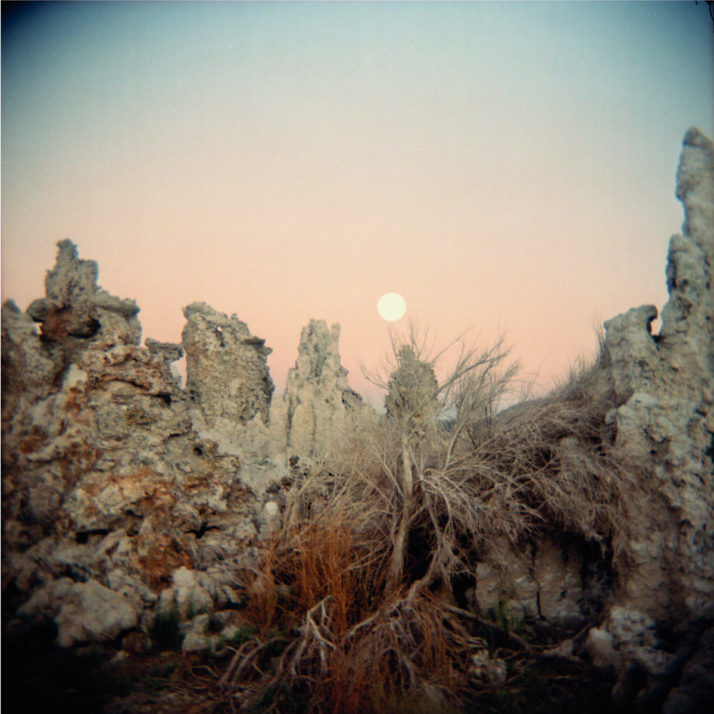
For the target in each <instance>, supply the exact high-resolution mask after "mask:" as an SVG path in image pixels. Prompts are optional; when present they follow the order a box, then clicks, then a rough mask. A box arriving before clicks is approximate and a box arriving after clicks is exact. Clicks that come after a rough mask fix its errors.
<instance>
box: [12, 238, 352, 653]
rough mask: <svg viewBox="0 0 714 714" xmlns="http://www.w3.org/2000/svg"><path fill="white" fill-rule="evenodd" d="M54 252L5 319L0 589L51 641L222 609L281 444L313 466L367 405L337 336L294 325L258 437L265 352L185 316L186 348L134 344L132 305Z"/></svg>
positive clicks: (228, 322) (193, 314) (229, 602)
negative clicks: (297, 338) (45, 626)
mask: <svg viewBox="0 0 714 714" xmlns="http://www.w3.org/2000/svg"><path fill="white" fill-rule="evenodd" d="M58 248H59V250H58V255H57V262H56V265H55V266H54V268H53V269H52V270H51V271H49V272H48V274H47V279H46V281H45V286H46V295H45V297H43V298H40V299H38V300H35V301H34V302H33V303H32V304H31V305H30V307H29V309H28V311H27V312H26V313H23V312H22V311H21V310H20V309H19V308H18V307H17V306H16V305H15V304H14V303H12V302H11V301H10V302H8V303H6V304H5V305H4V306H3V311H2V360H3V361H2V387H3V402H2V407H3V409H2V429H3V452H2V457H3V471H2V486H3V490H2V499H3V500H2V508H3V588H4V591H5V592H6V593H9V594H10V595H11V597H12V599H13V600H14V599H17V601H18V603H19V604H22V607H21V608H20V610H19V611H18V613H19V615H20V616H21V618H24V619H29V620H33V619H35V620H37V619H43V618H50V619H53V620H54V622H55V624H56V626H57V628H58V642H59V643H60V644H61V645H63V646H69V645H73V644H75V643H79V642H82V641H85V640H96V639H107V638H109V639H112V638H115V637H117V636H119V635H121V634H122V633H123V632H125V631H126V630H128V629H131V628H134V627H136V626H137V625H139V624H141V626H143V627H144V629H146V628H147V627H148V626H149V624H150V623H151V621H152V619H153V618H154V617H155V614H156V613H161V612H163V611H165V610H166V609H167V608H169V607H173V606H176V607H177V608H178V614H179V616H180V617H181V618H184V619H186V618H188V619H191V618H192V617H193V616H194V615H195V614H196V613H197V612H198V611H200V612H206V611H209V610H216V609H218V610H219V611H220V610H221V608H225V607H233V606H235V605H236V603H237V601H238V596H237V595H236V593H235V592H234V591H233V589H232V587H231V585H232V583H233V572H232V569H231V563H232V562H234V561H235V560H236V559H239V558H240V557H241V555H242V553H243V551H244V550H245V548H247V547H249V546H250V544H251V543H253V542H254V541H255V539H256V538H257V537H258V535H259V530H261V529H262V530H263V532H264V533H269V532H272V531H274V530H275V528H277V527H278V526H279V524H280V518H281V515H280V505H279V504H278V500H279V499H277V497H276V494H277V493H278V492H279V491H280V490H281V487H280V484H281V483H282V482H283V481H285V479H286V475H288V476H289V473H290V472H289V469H288V467H287V455H286V450H287V446H288V444H290V448H291V449H293V447H295V450H296V451H297V452H299V453H300V454H301V455H305V456H309V455H313V454H315V453H316V452H317V451H318V450H319V449H321V448H325V446H326V444H327V442H328V440H329V435H330V433H331V429H332V428H333V427H334V426H335V425H336V424H340V423H341V419H342V421H343V420H344V419H343V417H344V415H345V413H346V412H348V411H349V409H350V408H352V407H355V408H359V407H360V406H362V407H363V405H362V404H361V400H360V398H359V397H358V396H357V395H356V394H355V393H354V392H352V391H351V390H350V389H349V386H348V385H347V380H346V371H345V370H344V369H343V368H342V366H341V365H340V363H339V355H338V351H337V338H338V335H339V327H338V326H335V327H333V330H332V332H327V330H326V328H325V326H324V323H319V322H313V323H311V325H310V327H308V328H306V331H305V333H304V335H303V340H302V343H301V348H300V357H299V358H298V364H297V365H296V367H295V369H294V370H292V371H291V377H290V380H289V386H288V392H287V395H286V397H285V398H284V399H283V400H282V401H281V402H280V404H281V405H283V412H282V415H283V419H281V418H280V410H278V418H276V419H274V421H273V423H272V424H271V423H270V415H271V402H272V394H273V390H274V385H273V382H272V379H271V377H270V373H269V370H268V367H267V361H266V358H267V356H268V355H269V354H270V349H269V348H268V347H266V346H265V341H264V340H262V339H260V338H259V337H255V336H254V335H253V334H252V333H251V332H250V330H249V329H248V327H247V325H245V323H243V322H241V321H240V320H239V319H238V318H237V317H236V316H235V315H233V316H231V317H228V316H227V315H224V314H222V313H219V312H217V311H216V310H214V309H213V308H211V307H209V306H208V305H205V304H204V303H193V304H192V305H189V306H188V307H186V308H185V309H184V315H185V317H186V326H185V328H184V330H183V335H182V344H171V343H162V342H158V341H156V340H151V339H148V340H147V341H146V344H145V345H144V346H141V344H140V339H141V326H140V323H139V321H138V318H137V314H138V312H139V308H138V307H137V305H136V303H135V302H134V301H132V300H124V299H120V298H117V297H114V296H112V295H110V294H109V293H107V292H106V291H105V290H103V289H102V288H101V287H99V286H98V285H97V276H98V267H97V264H96V263H95V262H94V261H91V260H84V259H81V258H79V256H78V253H77V249H76V247H75V246H74V245H73V244H72V243H71V242H70V241H68V240H65V241H62V242H61V243H59V244H58ZM184 353H185V355H186V366H187V382H186V388H185V389H182V388H181V386H180V383H179V380H178V379H177V377H176V373H175V371H174V370H173V367H172V363H173V362H175V361H176V360H178V359H180V358H181V357H182V356H183V354H184ZM363 408H366V407H363ZM273 411H275V410H273ZM288 412H289V414H290V428H289V429H288V428H287V424H286V420H287V419H286V418H287V414H288ZM295 414H297V418H295V419H294V418H293V417H295ZM308 424H309V426H308ZM289 480H290V479H289V478H288V482H289ZM283 500H284V499H283ZM281 504H282V501H281ZM102 600H103V601H104V602H105V603H109V604H110V605H111V609H112V611H113V614H110V613H106V612H102V608H101V607H99V606H98V605H97V603H98V602H100V601H102ZM23 603H24V604H23ZM228 621H230V618H227V622H228ZM184 630H186V631H188V630H190V627H187V628H184ZM194 634H195V633H194ZM194 639H195V638H194ZM194 644H195V643H194ZM192 647H193V645H192Z"/></svg>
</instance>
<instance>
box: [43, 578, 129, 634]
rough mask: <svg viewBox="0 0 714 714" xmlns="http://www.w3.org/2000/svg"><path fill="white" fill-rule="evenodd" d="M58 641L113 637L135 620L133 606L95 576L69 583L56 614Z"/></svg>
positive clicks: (126, 628) (127, 628)
mask: <svg viewBox="0 0 714 714" xmlns="http://www.w3.org/2000/svg"><path fill="white" fill-rule="evenodd" d="M55 622H56V623H57V644H58V645H59V646H60V647H71V646H72V645H73V644H75V643H79V642H97V641H102V640H113V639H115V638H116V637H118V636H119V634H120V633H121V632H123V631H124V630H129V629H131V628H132V627H135V626H136V625H137V623H138V617H137V612H136V610H135V609H134V608H133V607H132V606H131V605H130V603H129V602H128V601H127V599H126V598H125V597H123V596H122V595H120V594H119V593H116V592H114V591H112V590H110V589H109V588H106V587H104V586H103V585H100V584H99V583H97V582H96V581H94V580H88V581H87V582H83V583H72V585H71V586H70V587H69V589H68V591H67V593H66V594H65V595H64V597H63V598H62V604H61V606H60V610H59V612H58V613H57V616H56V617H55Z"/></svg>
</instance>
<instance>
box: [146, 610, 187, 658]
mask: <svg viewBox="0 0 714 714" xmlns="http://www.w3.org/2000/svg"><path fill="white" fill-rule="evenodd" d="M149 634H150V636H151V640H152V642H153V643H154V645H155V646H156V647H158V648H159V649H161V650H179V649H181V629H180V626H179V611H178V606H177V605H176V603H173V605H172V607H170V608H169V609H167V610H159V611H158V612H157V613H156V617H155V618H154V622H153V623H152V625H151V629H150V631H149Z"/></svg>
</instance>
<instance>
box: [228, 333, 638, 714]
mask: <svg viewBox="0 0 714 714" xmlns="http://www.w3.org/2000/svg"><path fill="white" fill-rule="evenodd" d="M408 347H409V350H404V349H403V347H400V348H398V349H397V348H396V347H395V358H396V364H395V365H394V370H393V372H392V375H391V377H390V378H389V380H386V381H385V384H387V385H389V387H390V389H391V392H390V399H391V401H388V405H389V404H391V405H392V406H391V409H392V413H391V414H390V415H389V418H384V419H382V420H381V421H380V422H379V423H370V424H368V423H365V424H363V425H362V426H361V428H356V429H353V430H352V431H351V432H350V433H349V434H347V435H345V436H344V438H343V439H341V440H339V442H336V448H335V449H334V450H333V453H332V456H331V457H330V458H329V459H328V460H327V461H326V462H325V463H324V464H322V468H319V469H315V470H314V471H313V472H312V473H311V474H310V475H309V476H307V477H306V478H305V479H304V480H303V482H302V483H301V484H299V485H298V486H297V487H296V488H295V489H294V491H293V493H292V494H291V499H290V502H289V505H288V508H287V511H286V513H285V514H284V526H283V528H282V530H281V531H280V532H278V533H277V534H276V535H275V536H274V537H273V538H272V540H270V541H269V542H268V543H267V544H266V546H265V548H264V552H263V554H262V564H261V567H260V568H259V570H258V571H257V573H252V574H251V573H248V572H246V573H244V576H243V585H244V586H245V587H246V588H247V590H248V592H249V593H250V603H249V607H248V610H247V612H246V614H247V616H248V617H249V618H250V619H251V620H252V621H253V622H254V623H255V624H256V626H257V628H258V633H259V634H258V636H257V637H256V638H255V639H254V640H252V641H250V642H247V643H245V644H244V645H242V646H241V648H240V649H239V650H238V652H237V653H236V655H235V657H234V658H233V661H232V663H231V666H230V667H229V669H228V670H227V672H226V673H225V675H224V677H223V679H222V683H223V685H224V686H227V687H229V688H231V689H232V691H234V692H235V697H234V698H235V700H236V701H237V702H240V703H241V704H242V705H245V703H246V702H249V701H253V702H256V701H260V702H262V704H261V706H262V707H263V710H264V711H291V710H292V711H308V712H344V713H349V712H357V711H359V712H386V711H390V710H392V709H395V710H396V709H397V708H398V707H399V706H400V704H402V703H404V702H406V701H411V702H413V703H424V702H432V703H433V704H434V706H435V707H437V709H438V708H443V707H446V706H447V705H449V704H456V703H458V702H459V701H460V700H461V697H462V695H463V693H464V691H465V687H466V686H467V681H468V663H469V655H470V654H473V652H474V650H475V649H478V648H479V647H483V642H482V641H480V640H479V639H478V638H475V637H474V636H473V634H472V631H471V630H470V629H469V624H468V623H469V622H470V620H473V617H471V616H466V617H464V615H465V613H460V611H459V609H458V608H455V607H453V602H449V600H448V594H449V592H450V587H451V583H452V581H453V579H454V577H455V576H456V575H457V574H458V573H461V572H465V573H470V572H473V564H474V562H477V561H479V560H481V561H483V560H489V559H490V560H492V561H493V562H499V561H500V560H502V559H503V554H504V551H505V550H508V549H509V548H514V549H515V548H519V547H522V546H523V544H524V543H525V542H526V541H528V540H529V539H531V538H532V537H534V536H536V535H537V534H539V533H544V532H550V531H556V532H560V533H569V534H578V535H580V536H582V537H583V538H585V539H588V540H591V541H595V542H598V543H600V544H602V545H603V546H604V544H606V543H607V544H614V547H615V551H616V552H621V551H623V550H624V548H625V544H626V542H627V533H626V528H627V522H628V513H629V512H630V509H631V508H632V507H633V506H632V504H633V497H634V495H635V494H636V492H637V489H638V488H639V486H638V485H637V484H636V483H635V481H634V478H633V477H632V476H631V475H629V474H628V473H627V472H625V471H623V469H621V468H620V467H619V465H618V461H617V459H616V457H615V456H614V455H613V450H612V444H611V443H610V442H611V438H612V435H611V433H610V431H609V429H608V427H607V425H606V423H605V422H606V414H607V412H608V411H609V410H610V409H611V408H612V407H613V406H614V404H613V403H612V399H611V394H610V392H609V390H608V388H607V384H606V382H604V381H603V375H604V374H605V372H604V367H605V365H604V364H603V362H602V358H600V360H598V362H596V363H595V364H594V365H593V366H591V367H589V368H587V369H580V370H579V371H578V372H576V373H575V374H573V375H572V376H571V379H570V380H569V381H568V383H567V384H565V385H563V386H562V387H561V388H560V389H558V390H556V391H555V392H554V393H553V394H551V395H550V396H549V397H547V398H545V399H541V400H535V401H533V402H528V403H525V404H522V405H519V406H517V407H514V408H512V409H509V410H507V411H506V412H504V413H502V414H501V415H499V416H494V415H493V412H494V403H495V402H496V401H497V399H498V397H499V395H500V394H502V393H503V391H504V389H505V388H506V387H507V385H508V383H509V381H510V379H511V378H512V375H513V369H512V368H510V367H504V359H505V353H504V352H502V351H501V349H500V346H498V348H494V349H493V350H489V351H486V352H481V353H479V352H474V351H470V352H469V351H465V352H462V355H461V357H460V358H459V359H458V360H457V366H456V369H455V371H454V372H453V373H452V374H451V375H450V376H447V378H446V379H445V380H444V381H443V383H442V384H441V385H436V382H435V380H434V379H433V362H429V361H425V360H423V359H422V358H421V356H420V354H419V352H418V345H415V344H414V342H413V341H412V342H411V343H410V344H409V345H408ZM425 364H426V365H427V366H426V367H425V366H424V365H425ZM420 385H424V388H423V390H422V391H420V389H421V387H420ZM412 393H413V394H412ZM425 394H426V395H427V397H428V399H424V396H425ZM395 405H396V406H395ZM410 405H416V408H414V409H412V410H410V409H411V407H410ZM445 414H446V416H447V417H448V421H446V420H445V419H444V415H445ZM436 593H441V594H442V595H443V593H446V594H447V597H442V596H437V595H436ZM476 619H477V620H478V617H476ZM471 624H473V623H472V622H471ZM414 706H416V704H414Z"/></svg>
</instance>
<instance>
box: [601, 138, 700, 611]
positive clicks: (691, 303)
mask: <svg viewBox="0 0 714 714" xmlns="http://www.w3.org/2000/svg"><path fill="white" fill-rule="evenodd" d="M677 197H678V198H679V199H680V200H681V201H682V203H683V204H684V212H685V221H684V225H683V233H682V235H675V236H673V237H672V239H671V241H670V246H669V259H668V264H667V270H666V277H667V288H668V291H669V300H668V302H667V304H666V305H665V306H664V308H663V309H662V327H661V330H660V332H659V334H658V335H653V334H652V333H651V326H650V323H651V322H652V320H653V319H654V318H655V317H656V315H657V311H656V309H655V308H654V307H653V306H649V305H648V306H643V307H639V308H635V309H633V310H630V311H629V312H627V313H625V314H624V315H619V316H618V317H616V318H613V319H612V320H609V321H608V322H606V323H605V326H606V337H605V346H606V349H607V352H608V354H609V357H610V362H611V373H612V381H613V385H614V388H615V392H616V395H617V402H618V408H617V410H616V412H615V413H614V414H613V415H612V418H613V419H614V422H615V424H616V428H617V436H616V443H615V446H616V449H617V453H618V455H619V457H620V458H621V460H622V461H623V462H624V463H626V464H628V465H629V466H630V468H631V469H632V470H633V472H634V473H637V474H639V478H640V479H641V481H642V482H643V483H645V484H646V485H647V488H648V489H649V490H650V492H651V497H650V501H649V503H648V505H647V507H646V508H643V509H641V511H640V517H639V519H638V520H637V522H636V523H634V524H632V525H634V526H635V528H634V531H635V535H634V537H633V539H632V543H631V546H632V551H633V552H634V553H635V554H636V562H635V563H633V564H632V567H631V568H630V570H629V572H628V575H627V578H625V579H621V585H622V589H623V592H622V593H621V594H620V599H621V600H622V601H623V602H625V601H626V602H629V603H631V604H632V606H633V607H636V608H637V610H638V611H640V612H642V613H644V614H646V615H647V616H650V617H653V618H654V619H656V620H668V619H672V620H675V621H680V622H681V621H682V620H683V619H690V618H695V617H700V616H705V615H707V614H712V613H713V612H714V537H712V515H713V514H714V494H713V488H712V487H713V486H714V291H713V290H712V277H713V276H712V270H713V268H712V266H713V265H714V147H713V146H712V142H711V141H710V140H709V139H708V138H706V137H705V136H704V135H703V134H702V133H701V132H700V131H698V130H697V129H691V130H689V131H688V132H687V134H686V136H685V138H684V148H683V151H682V156H681V159H680V164H679V169H678V173H677Z"/></svg>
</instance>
